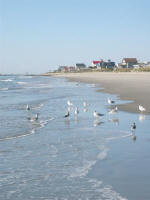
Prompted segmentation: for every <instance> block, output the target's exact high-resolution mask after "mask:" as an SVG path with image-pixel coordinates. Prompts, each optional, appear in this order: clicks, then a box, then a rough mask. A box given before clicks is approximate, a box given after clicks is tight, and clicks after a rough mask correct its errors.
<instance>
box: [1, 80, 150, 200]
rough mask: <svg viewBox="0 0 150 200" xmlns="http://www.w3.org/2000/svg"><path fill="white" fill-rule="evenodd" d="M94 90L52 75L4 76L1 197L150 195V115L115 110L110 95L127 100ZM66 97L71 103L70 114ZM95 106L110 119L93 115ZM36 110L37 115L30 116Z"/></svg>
mask: <svg viewBox="0 0 150 200" xmlns="http://www.w3.org/2000/svg"><path fill="white" fill-rule="evenodd" d="M96 90H97V88H96V87H95V85H89V84H83V83H75V82H74V83H71V82H67V81H66V80H64V79H57V78H51V77H36V76H33V77H32V76H8V77H7V76H0V110H1V112H0V159H1V162H0V199H6V200H7V199H11V200H20V199H23V200H30V199H36V200H38V199H44V200H46V199H52V200H53V199H58V200H64V199H68V200H70V199H72V200H76V199H83V200H88V199H89V200H90V199H95V200H97V199H101V200H105V199H107V200H108V199H110V200H120V199H129V200H134V199H135V200H141V199H142V200H148V199H150V191H149V186H150V172H149V168H148V167H149V164H150V157H149V152H150V135H149V134H150V131H149V130H150V129H149V122H150V116H144V115H139V114H130V113H125V112H121V111H118V112H117V113H116V114H109V113H108V111H109V109H110V106H108V104H107V98H108V97H111V98H113V99H114V100H115V101H116V103H117V104H120V103H125V102H123V101H120V99H119V97H117V96H116V95H109V94H103V93H99V92H96ZM67 100H70V101H71V102H72V103H73V108H72V109H71V111H70V113H71V115H70V117H69V118H68V119H65V118H64V115H65V112H66V110H67ZM83 101H87V103H88V106H87V108H86V109H84V107H83ZM27 104H29V106H30V108H31V109H30V111H26V105H27ZM75 106H78V108H79V114H78V116H77V117H76V116H75V115H74V107H75ZM94 110H97V111H98V112H100V113H104V114H105V115H104V117H103V118H102V119H98V120H96V119H94V117H93V111H94ZM36 113H39V119H38V120H37V121H34V122H31V121H29V120H28V119H27V118H28V117H33V116H34V115H35V114H36ZM132 122H135V123H136V125H137V130H136V133H135V134H136V137H137V139H136V141H133V140H132V137H131V132H130V125H131V124H132Z"/></svg>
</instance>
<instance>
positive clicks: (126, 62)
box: [57, 58, 150, 72]
mask: <svg viewBox="0 0 150 200" xmlns="http://www.w3.org/2000/svg"><path fill="white" fill-rule="evenodd" d="M140 67H150V62H143V63H141V62H138V60H137V59H136V58H123V59H122V62H121V63H115V62H114V61H111V60H107V61H104V60H103V59H101V60H94V61H92V63H91V65H90V66H86V65H85V64H84V63H76V64H75V66H59V68H58V70H57V71H59V72H75V71H82V70H87V69H114V68H140Z"/></svg>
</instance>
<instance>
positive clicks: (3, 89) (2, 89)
mask: <svg viewBox="0 0 150 200" xmlns="http://www.w3.org/2000/svg"><path fill="white" fill-rule="evenodd" d="M0 90H1V91H6V90H8V88H1V89H0Z"/></svg>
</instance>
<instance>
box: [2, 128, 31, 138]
mask: <svg viewBox="0 0 150 200" xmlns="http://www.w3.org/2000/svg"><path fill="white" fill-rule="evenodd" d="M34 133H35V130H34V129H32V130H31V131H30V132H29V133H27V134H23V135H16V136H12V137H5V138H1V139H0V141H5V140H12V139H16V138H21V137H26V136H29V135H32V134H34Z"/></svg>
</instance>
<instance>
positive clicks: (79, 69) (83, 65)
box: [75, 63, 86, 71]
mask: <svg viewBox="0 0 150 200" xmlns="http://www.w3.org/2000/svg"><path fill="white" fill-rule="evenodd" d="M84 69H86V65H85V64H84V63H76V65H75V70H77V71H82V70H84Z"/></svg>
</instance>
